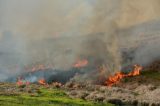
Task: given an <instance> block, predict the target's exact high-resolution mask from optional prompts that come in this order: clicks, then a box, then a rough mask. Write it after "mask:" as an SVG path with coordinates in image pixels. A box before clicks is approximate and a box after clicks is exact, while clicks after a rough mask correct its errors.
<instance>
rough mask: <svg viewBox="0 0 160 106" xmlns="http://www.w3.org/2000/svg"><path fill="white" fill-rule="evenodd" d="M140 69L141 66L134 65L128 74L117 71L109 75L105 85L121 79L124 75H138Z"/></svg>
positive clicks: (110, 84)
mask: <svg viewBox="0 0 160 106" xmlns="http://www.w3.org/2000/svg"><path fill="white" fill-rule="evenodd" d="M141 70H142V67H141V66H139V65H134V70H133V71H131V72H130V73H128V74H124V73H122V72H117V73H116V74H115V75H114V76H110V77H109V78H108V79H107V80H106V82H105V84H106V85H107V86H112V85H114V84H116V83H118V82H119V81H120V80H121V79H123V78H125V77H133V76H137V75H140V71H141Z"/></svg>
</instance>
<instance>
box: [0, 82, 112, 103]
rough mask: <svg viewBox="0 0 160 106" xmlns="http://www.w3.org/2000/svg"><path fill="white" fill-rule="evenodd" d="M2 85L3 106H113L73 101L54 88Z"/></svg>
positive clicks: (0, 93) (1, 100)
mask: <svg viewBox="0 0 160 106" xmlns="http://www.w3.org/2000/svg"><path fill="white" fill-rule="evenodd" d="M1 85H2V86H0V89H1V92H0V105H1V106H84V105H85V106H113V105H111V104H108V103H106V104H99V103H95V102H91V101H85V100H82V99H73V98H70V97H69V96H67V95H66V93H65V92H64V90H61V89H57V88H52V87H49V88H46V87H44V86H39V85H30V86H29V87H25V88H21V87H16V86H14V85H13V84H11V85H10V84H6V85H5V83H3V84H1ZM7 91H8V92H7Z"/></svg>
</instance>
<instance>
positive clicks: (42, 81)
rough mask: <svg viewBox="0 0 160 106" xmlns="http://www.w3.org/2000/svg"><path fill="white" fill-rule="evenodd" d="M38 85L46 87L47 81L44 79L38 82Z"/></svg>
mask: <svg viewBox="0 0 160 106" xmlns="http://www.w3.org/2000/svg"><path fill="white" fill-rule="evenodd" d="M38 83H39V84H41V85H46V81H45V79H44V78H42V79H40V80H38Z"/></svg>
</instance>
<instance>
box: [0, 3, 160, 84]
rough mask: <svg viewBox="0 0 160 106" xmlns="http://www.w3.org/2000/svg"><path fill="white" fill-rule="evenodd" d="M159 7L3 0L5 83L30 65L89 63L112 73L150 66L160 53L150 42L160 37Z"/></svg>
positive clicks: (0, 27) (0, 45) (0, 73)
mask: <svg viewBox="0 0 160 106" xmlns="http://www.w3.org/2000/svg"><path fill="white" fill-rule="evenodd" d="M159 7H160V6H159V0H152V1H151V0H139V1H135V0H132V1H128V0H100V1H98V0H45V1H44V0H34V1H33V0H27V1H26V0H14V1H13V0H5V1H2V0H1V1H0V14H1V15H0V35H1V36H0V37H1V38H0V40H1V42H0V81H2V80H5V79H7V78H8V77H10V76H12V75H15V74H18V73H23V72H24V67H26V66H27V67H29V66H33V65H36V64H45V65H50V64H51V65H53V66H54V68H56V69H63V70H64V69H69V68H71V67H72V65H73V64H74V63H75V61H77V60H79V59H84V58H86V59H88V60H89V62H90V64H91V65H97V66H98V65H105V66H106V67H107V73H106V74H111V73H114V72H115V71H117V70H120V69H121V67H123V66H125V65H126V64H127V65H129V64H133V63H139V64H141V65H146V64H148V63H149V62H151V61H153V60H154V59H156V58H158V57H159V54H160V49H159V48H158V47H159V45H160V43H158V42H157V44H156V45H155V44H154V43H152V42H151V43H148V41H151V39H152V38H154V37H155V36H156V39H157V38H160V37H159V32H158V30H159V29H160V25H159V24H157V23H160V21H159V17H160V13H159V9H160V8H159ZM155 21H156V22H155ZM150 36H153V37H150ZM137 42H138V43H137ZM139 42H140V43H139ZM145 42H147V43H148V44H147V45H145V44H144V43H145ZM153 42H154V41H153ZM141 43H142V44H141ZM124 48H125V49H124ZM132 49H133V52H132ZM130 51H131V53H130ZM123 52H126V53H127V55H124V56H122V55H123ZM128 57H131V59H128ZM90 58H91V59H90ZM124 58H125V59H124ZM126 58H127V59H126ZM124 63H125V65H124Z"/></svg>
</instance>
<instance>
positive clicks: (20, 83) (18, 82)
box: [16, 77, 30, 86]
mask: <svg viewBox="0 0 160 106" xmlns="http://www.w3.org/2000/svg"><path fill="white" fill-rule="evenodd" d="M16 84H17V85H18V86H22V85H26V86H28V85H30V82H29V81H25V80H23V79H22V78H21V77H18V80H17V82H16Z"/></svg>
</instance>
